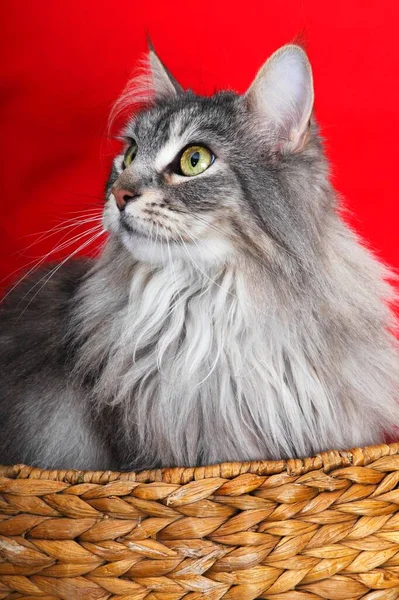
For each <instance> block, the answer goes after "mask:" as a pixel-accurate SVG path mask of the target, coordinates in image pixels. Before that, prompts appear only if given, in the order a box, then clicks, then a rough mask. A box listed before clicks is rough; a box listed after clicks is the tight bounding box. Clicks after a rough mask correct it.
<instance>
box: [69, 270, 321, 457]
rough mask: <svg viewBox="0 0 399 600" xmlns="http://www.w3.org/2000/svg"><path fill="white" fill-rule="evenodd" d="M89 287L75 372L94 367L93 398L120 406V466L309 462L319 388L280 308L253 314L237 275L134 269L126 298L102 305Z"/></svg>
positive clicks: (108, 292)
mask: <svg viewBox="0 0 399 600" xmlns="http://www.w3.org/2000/svg"><path fill="white" fill-rule="evenodd" d="M97 280H98V281H96V277H94V279H93V280H92V281H90V280H89V282H88V283H87V284H86V287H87V290H86V291H87V296H86V297H90V298H91V304H92V308H91V311H90V318H89V319H87V318H86V321H85V322H84V324H83V328H84V330H85V333H86V336H87V337H86V340H87V341H86V342H85V344H84V345H83V347H82V350H81V356H80V364H81V367H82V368H83V369H84V368H86V366H89V365H93V364H99V363H100V362H101V364H102V370H101V372H100V375H99V376H98V378H97V380H96V383H95V388H94V396H95V399H96V402H97V405H98V407H99V408H100V409H101V407H104V406H106V405H111V406H115V407H118V414H119V415H121V417H120V418H121V422H120V423H119V427H118V430H119V431H118V435H119V437H120V438H123V440H124V447H127V448H129V445H130V443H131V447H132V448H134V454H135V455H134V456H128V457H126V466H129V467H136V466H138V465H142V464H146V465H151V464H154V465H159V464H163V465H175V464H176V465H194V464H198V463H212V462H215V461H220V460H221V458H222V459H224V460H240V459H242V457H243V456H246V457H249V458H252V459H258V458H261V457H264V456H269V457H270V456H272V457H278V456H281V455H286V456H290V455H293V454H294V453H295V454H297V453H306V452H307V450H308V448H309V444H310V443H311V440H312V437H313V436H314V430H315V428H316V427H317V424H316V423H315V417H314V411H313V408H314V407H313V404H314V401H315V398H316V397H318V398H319V402H320V401H321V402H322V403H323V394H324V395H325V392H324V390H323V386H322V385H321V384H320V382H319V381H318V379H317V378H315V376H314V370H313V368H312V366H311V365H309V363H308V359H307V357H306V356H305V352H304V350H303V349H301V348H300V347H299V345H298V340H297V339H296V334H295V332H294V331H291V332H290V334H289V336H288V337H287V335H286V333H287V332H285V331H284V327H283V325H282V321H281V315H280V314H279V310H278V305H277V304H274V303H273V301H272V300H271V301H270V303H269V305H264V306H263V307H262V309H256V308H255V307H254V305H253V304H252V303H251V299H250V297H249V295H248V294H247V293H246V287H245V282H244V281H243V279H242V277H240V275H239V273H237V271H236V270H235V269H234V268H230V269H227V270H225V271H224V272H223V273H221V274H220V275H219V276H215V278H214V279H212V278H210V277H208V276H206V275H205V274H203V275H202V276H201V275H199V273H198V271H196V270H195V269H193V268H191V267H190V266H184V265H183V264H182V265H180V266H179V265H176V264H168V265H165V266H164V267H162V268H159V269H156V270H154V269H149V268H148V266H146V265H144V264H138V265H136V267H135V269H134V271H133V272H132V275H131V278H130V283H129V287H128V288H127V289H125V294H124V298H123V293H122V291H121V289H119V291H118V289H117V283H115V286H116V287H115V288H114V289H113V288H112V287H111V288H107V289H103V290H102V295H101V297H100V295H99V294H98V291H97V293H96V292H95V289H94V287H93V286H95V285H98V284H99V282H100V279H99V278H98V276H97ZM90 287H92V288H93V289H90ZM86 308H87V307H86ZM85 312H86V314H88V311H87V310H86V311H85ZM324 404H325V407H326V410H328V401H326V402H324ZM298 423H301V427H300V428H298Z"/></svg>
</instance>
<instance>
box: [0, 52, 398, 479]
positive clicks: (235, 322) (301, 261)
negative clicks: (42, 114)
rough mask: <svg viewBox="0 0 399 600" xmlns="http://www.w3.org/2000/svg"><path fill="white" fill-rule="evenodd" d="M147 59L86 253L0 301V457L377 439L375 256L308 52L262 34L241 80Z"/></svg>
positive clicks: (204, 455)
mask: <svg viewBox="0 0 399 600" xmlns="http://www.w3.org/2000/svg"><path fill="white" fill-rule="evenodd" d="M149 65H150V67H149V77H150V81H151V86H152V97H151V98H147V100H146V101H147V106H146V108H145V109H143V110H141V111H138V112H137V111H136V112H133V113H132V115H131V118H130V120H129V121H128V123H127V125H126V127H125V131H124V139H125V147H124V150H123V154H120V155H119V156H117V157H116V158H115V160H114V163H113V167H112V173H111V177H110V180H109V183H108V186H107V192H106V202H105V208H104V217H103V222H104V227H105V228H106V230H107V231H108V233H109V238H108V241H107V244H106V247H105V249H104V251H103V252H102V254H101V256H100V257H99V258H98V259H97V260H94V262H93V261H89V260H79V261H75V262H74V261H71V262H70V263H68V264H65V265H63V266H62V267H61V268H60V269H59V270H58V271H56V272H55V273H54V275H53V276H52V277H51V278H50V279H49V281H48V282H47V284H46V285H45V286H41V288H40V293H37V294H35V295H34V296H33V297H32V298H30V297H29V294H28V295H27V298H25V295H26V293H27V291H28V290H29V289H30V287H31V286H32V285H34V284H35V282H37V281H38V280H39V279H40V278H43V272H40V273H39V274H37V275H35V278H33V280H32V279H30V280H28V281H25V282H23V283H22V284H20V285H19V286H18V288H17V289H16V290H15V291H14V292H13V293H12V294H10V295H9V296H8V297H7V299H6V300H5V302H4V303H3V306H2V309H1V310H2V316H1V329H0V332H1V340H0V341H1V354H0V395H1V398H0V410H1V417H0V447H1V450H0V460H1V462H3V463H16V462H26V463H29V464H35V465H40V466H44V467H57V468H70V467H76V468H88V469H106V468H129V469H130V468H147V467H161V466H175V465H192V466H194V465H200V464H206V463H215V462H219V461H229V460H250V459H267V458H281V457H294V456H299V457H300V456H305V455H311V454H313V453H315V452H317V451H320V450H324V449H328V448H338V449H342V448H348V447H353V446H356V445H367V444H371V443H378V442H381V441H382V440H383V438H384V434H385V433H387V432H390V431H392V430H393V428H394V427H395V426H396V425H398V423H399V409H398V405H397V402H396V400H397V391H398V369H397V355H396V340H395V337H394V333H393V330H394V326H395V323H394V317H393V314H392V312H391V311H390V308H389V304H390V302H391V301H392V300H393V296H394V295H393V290H392V288H391V287H390V285H389V283H388V282H387V279H388V278H389V277H390V273H389V271H388V270H387V269H386V268H385V267H384V266H383V265H381V264H380V263H379V262H378V261H377V260H376V259H375V258H374V257H373V256H372V254H371V253H370V252H369V251H368V250H366V249H365V248H364V246H363V245H362V244H361V242H360V241H359V239H358V238H357V236H356V235H355V234H354V233H353V232H352V231H351V230H350V229H349V227H348V226H347V225H345V223H344V222H343V221H342V219H341V217H340V214H339V207H338V205H337V198H336V194H335V192H334V190H333V188H332V186H331V184H330V182H329V177H328V165H327V163H326V159H325V157H324V155H323V150H322V144H321V140H320V136H319V133H318V128H317V125H316V123H315V121H314V118H313V116H312V113H313V82H312V72H311V67H310V64H309V61H308V59H307V57H306V54H305V52H304V51H303V50H302V49H301V48H300V47H298V46H295V45H287V46H284V47H283V48H281V49H280V50H278V51H277V52H276V53H275V54H274V55H273V56H272V57H271V58H270V59H269V60H268V61H267V62H266V63H265V65H264V66H263V67H262V69H261V70H260V71H259V73H258V74H257V76H256V78H255V80H254V82H253V83H252V85H251V86H250V88H249V90H248V91H247V92H246V93H245V94H244V95H241V96H240V95H238V94H236V93H234V92H231V91H224V92H220V93H217V94H215V95H214V96H212V97H209V98H208V97H200V96H197V95H195V94H194V93H193V92H191V91H184V90H183V89H182V88H181V87H180V85H179V84H178V83H177V82H176V80H175V79H174V78H173V77H172V76H171V75H170V74H169V72H168V71H167V70H166V68H165V67H164V65H163V64H162V63H161V61H160V60H159V58H158V57H157V56H156V54H155V52H154V51H153V50H150V53H149ZM135 94H137V90H135V89H134V85H133V87H132V86H130V87H129V88H128V89H127V91H126V92H125V93H124V95H123V97H122V98H121V99H120V101H119V106H123V107H124V108H126V106H129V104H132V106H133V105H134V102H135V99H136V95H135ZM365 176H367V174H365ZM22 311H23V312H22ZM21 313H22V314H21Z"/></svg>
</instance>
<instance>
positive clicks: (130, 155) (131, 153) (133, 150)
mask: <svg viewBox="0 0 399 600" xmlns="http://www.w3.org/2000/svg"><path fill="white" fill-rule="evenodd" d="M136 154H137V144H136V142H135V141H134V140H131V141H130V146H129V148H128V149H127V150H126V152H125V156H124V157H123V166H124V167H125V168H126V167H128V166H129V165H131V164H132V162H133V160H134V157H135V156H136Z"/></svg>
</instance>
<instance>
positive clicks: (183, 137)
mask: <svg viewBox="0 0 399 600" xmlns="http://www.w3.org/2000/svg"><path fill="white" fill-rule="evenodd" d="M179 125H181V124H179V123H175V124H173V125H172V126H171V131H170V137H169V140H168V141H167V142H166V144H165V145H164V146H163V147H162V148H161V150H160V151H159V152H158V154H157V156H156V158H155V168H156V170H157V171H162V170H163V169H164V168H165V167H167V166H168V165H169V164H170V163H171V162H172V161H173V160H174V158H175V157H176V156H177V154H178V153H179V152H180V151H181V150H182V149H183V148H184V146H186V145H187V144H188V143H189V142H190V139H191V138H192V136H193V133H194V132H193V128H192V127H188V128H183V129H182V128H181V126H179Z"/></svg>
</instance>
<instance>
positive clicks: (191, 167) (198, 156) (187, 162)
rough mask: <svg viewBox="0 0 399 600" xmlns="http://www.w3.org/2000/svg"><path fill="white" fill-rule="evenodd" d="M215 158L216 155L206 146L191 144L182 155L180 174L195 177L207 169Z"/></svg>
mask: <svg viewBox="0 0 399 600" xmlns="http://www.w3.org/2000/svg"><path fill="white" fill-rule="evenodd" d="M214 160H215V157H214V155H213V154H212V152H211V151H210V150H208V148H205V146H190V147H189V148H186V149H185V150H184V152H183V154H182V155H181V157H180V165H179V166H180V175H185V176H186V177H193V176H194V175H199V174H200V173H203V172H204V171H206V170H207V168H208V167H210V166H211V164H212V163H213V161H214Z"/></svg>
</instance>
